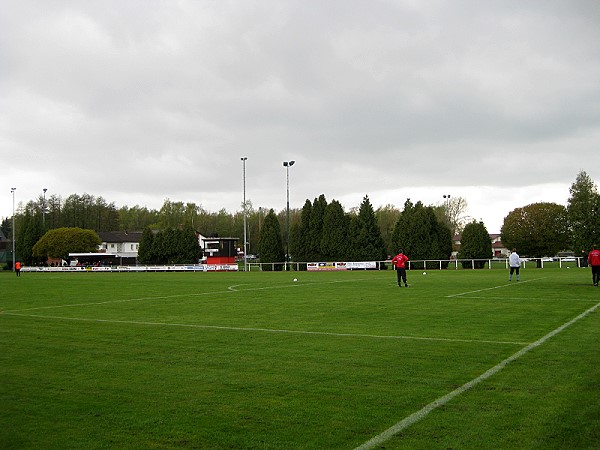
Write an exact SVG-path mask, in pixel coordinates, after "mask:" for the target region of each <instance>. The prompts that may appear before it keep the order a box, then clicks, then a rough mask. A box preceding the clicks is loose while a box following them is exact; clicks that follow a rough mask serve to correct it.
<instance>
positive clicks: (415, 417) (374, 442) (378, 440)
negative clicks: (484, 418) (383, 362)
mask: <svg viewBox="0 0 600 450" xmlns="http://www.w3.org/2000/svg"><path fill="white" fill-rule="evenodd" d="M598 307H600V303H597V304H596V305H594V306H592V307H591V308H589V309H588V310H586V311H584V312H582V313H581V314H579V315H578V316H577V317H575V318H574V319H571V320H570V321H568V322H566V323H564V324H563V325H561V326H560V327H558V328H556V329H555V330H553V331H551V332H550V333H548V334H547V335H545V336H544V337H542V338H540V339H538V340H537V341H535V342H533V343H531V344H529V345H527V346H526V347H524V348H522V349H521V350H519V351H518V352H517V353H515V354H513V355H511V356H509V357H508V358H506V359H505V360H503V361H501V362H500V363H498V364H496V365H495V366H494V367H492V368H491V369H489V370H487V371H486V372H484V373H482V374H481V375H479V376H478V377H477V378H474V379H472V380H471V381H469V382H467V383H465V384H463V385H462V386H460V387H459V388H457V389H455V390H453V391H452V392H450V393H448V394H446V395H444V396H442V397H440V398H437V399H436V400H434V401H432V402H431V403H429V404H428V405H426V406H424V407H423V408H422V409H420V410H419V411H417V412H415V413H413V414H411V415H410V416H408V417H406V418H405V419H403V420H401V421H400V422H398V423H397V424H395V425H393V426H392V427H390V428H388V429H387V430H385V431H384V432H383V433H380V434H378V435H377V436H375V437H373V438H372V439H370V440H368V441H367V442H365V443H364V444H362V445H360V446H358V447H356V449H355V450H367V449H372V448H375V447H379V446H381V445H382V444H384V443H385V442H387V441H389V440H390V439H391V438H392V437H394V436H396V435H397V434H398V433H400V432H401V431H403V430H404V429H406V428H408V427H409V426H411V425H413V424H415V423H417V422H419V421H420V420H421V419H424V418H425V417H426V416H427V415H428V414H429V413H430V412H432V411H434V410H435V409H437V408H439V407H440V406H444V405H445V404H446V403H448V402H449V401H450V400H452V399H453V398H454V397H457V396H458V395H460V394H462V393H463V392H465V391H467V390H469V389H471V388H472V387H473V386H476V385H478V384H479V383H481V382H482V381H484V380H486V379H488V378H490V377H491V376H493V375H495V374H497V373H498V372H500V371H501V370H502V369H504V368H505V367H506V366H507V365H508V364H509V363H511V362H513V361H515V360H517V359H519V358H520V357H521V356H523V355H525V354H526V353H528V352H530V351H531V350H533V349H534V348H536V347H539V346H540V345H542V344H543V343H544V342H546V341H547V340H548V339H550V338H552V337H554V336H556V335H557V334H558V333H560V332H561V331H563V330H564V329H566V328H568V327H570V326H571V325H573V324H574V323H576V322H578V321H579V320H581V319H583V318H584V317H586V316H587V315H588V314H590V313H592V312H594V311H595V310H596V309H598Z"/></svg>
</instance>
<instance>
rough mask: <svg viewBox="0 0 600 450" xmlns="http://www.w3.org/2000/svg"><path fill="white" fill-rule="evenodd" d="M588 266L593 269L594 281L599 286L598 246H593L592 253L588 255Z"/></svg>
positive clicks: (599, 262) (599, 256)
mask: <svg viewBox="0 0 600 450" xmlns="http://www.w3.org/2000/svg"><path fill="white" fill-rule="evenodd" d="M588 264H589V265H590V266H591V267H592V281H593V283H594V286H598V281H600V250H598V246H597V245H596V244H594V245H592V251H591V252H590V254H589V255H588Z"/></svg>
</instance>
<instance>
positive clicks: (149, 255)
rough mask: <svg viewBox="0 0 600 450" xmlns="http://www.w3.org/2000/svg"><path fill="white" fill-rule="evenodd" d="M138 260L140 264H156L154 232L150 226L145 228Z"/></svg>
mask: <svg viewBox="0 0 600 450" xmlns="http://www.w3.org/2000/svg"><path fill="white" fill-rule="evenodd" d="M138 262H139V263H140V264H156V262H157V261H156V257H155V255H154V233H153V232H152V230H151V229H150V228H149V227H146V228H144V231H143V232H142V238H141V239H140V244H139V249H138Z"/></svg>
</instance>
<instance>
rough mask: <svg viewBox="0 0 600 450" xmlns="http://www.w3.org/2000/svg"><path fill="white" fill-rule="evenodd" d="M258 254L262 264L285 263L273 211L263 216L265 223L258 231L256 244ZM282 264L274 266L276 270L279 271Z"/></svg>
mask: <svg viewBox="0 0 600 450" xmlns="http://www.w3.org/2000/svg"><path fill="white" fill-rule="evenodd" d="M258 249H259V253H260V262H263V263H282V262H283V261H285V250H284V249H283V241H282V238H281V227H280V226H279V221H278V220H277V216H276V215H275V211H273V210H272V209H271V210H269V213H268V214H267V215H266V216H265V222H264V223H263V225H262V228H261V229H260V241H259V244H258ZM281 268H282V264H278V265H276V266H275V269H276V270H281ZM263 270H270V267H269V266H268V265H267V266H264V267H263Z"/></svg>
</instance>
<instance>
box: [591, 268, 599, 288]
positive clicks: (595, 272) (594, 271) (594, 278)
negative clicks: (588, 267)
mask: <svg viewBox="0 0 600 450" xmlns="http://www.w3.org/2000/svg"><path fill="white" fill-rule="evenodd" d="M592 281H593V282H594V284H598V281H600V266H592Z"/></svg>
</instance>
